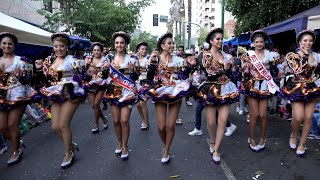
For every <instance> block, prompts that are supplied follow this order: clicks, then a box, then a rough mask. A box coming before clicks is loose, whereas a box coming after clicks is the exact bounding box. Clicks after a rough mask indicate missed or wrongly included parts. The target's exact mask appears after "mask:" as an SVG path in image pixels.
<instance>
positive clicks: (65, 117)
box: [59, 101, 80, 161]
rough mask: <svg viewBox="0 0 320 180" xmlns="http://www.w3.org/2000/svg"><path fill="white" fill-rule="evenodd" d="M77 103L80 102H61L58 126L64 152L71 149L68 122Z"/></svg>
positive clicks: (70, 133) (70, 134)
mask: <svg viewBox="0 0 320 180" xmlns="http://www.w3.org/2000/svg"><path fill="white" fill-rule="evenodd" d="M79 105H80V103H72V102H70V101H65V102H64V103H62V104H61V113H60V117H59V119H60V123H59V127H60V131H61V135H62V138H63V143H64V151H65V153H70V152H71V151H72V132H71V128H70V123H71V120H72V118H73V115H74V113H75V112H76V110H77V108H78V106H79ZM65 158H67V159H65V161H69V160H70V158H71V157H65ZM68 158H69V159H68Z"/></svg>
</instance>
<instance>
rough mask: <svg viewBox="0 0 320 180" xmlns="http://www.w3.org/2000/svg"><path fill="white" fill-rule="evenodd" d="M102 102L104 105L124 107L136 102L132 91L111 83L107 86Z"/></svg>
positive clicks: (135, 96)
mask: <svg viewBox="0 0 320 180" xmlns="http://www.w3.org/2000/svg"><path fill="white" fill-rule="evenodd" d="M102 100H103V102H104V103H110V104H113V105H116V106H119V107H125V106H129V105H134V104H135V103H136V102H137V95H136V93H134V92H133V91H130V90H128V89H126V88H123V87H121V86H119V85H117V84H116V83H114V82H113V81H111V82H110V84H109V85H108V86H107V89H106V92H105V93H104V95H103V98H102Z"/></svg>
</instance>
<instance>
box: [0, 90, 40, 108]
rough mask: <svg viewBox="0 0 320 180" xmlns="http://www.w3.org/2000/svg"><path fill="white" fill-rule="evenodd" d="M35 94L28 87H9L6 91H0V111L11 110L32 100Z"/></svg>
mask: <svg viewBox="0 0 320 180" xmlns="http://www.w3.org/2000/svg"><path fill="white" fill-rule="evenodd" d="M36 95H37V92H36V91H35V90H34V89H33V88H31V87H30V86H29V85H21V84H20V85H14V86H9V87H8V89H7V90H4V89H0V111H5V110H11V109H13V108H14V107H16V106H17V105H19V104H21V103H29V102H30V101H32V100H34V98H35V97H36Z"/></svg>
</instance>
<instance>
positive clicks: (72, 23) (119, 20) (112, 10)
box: [39, 0, 153, 45]
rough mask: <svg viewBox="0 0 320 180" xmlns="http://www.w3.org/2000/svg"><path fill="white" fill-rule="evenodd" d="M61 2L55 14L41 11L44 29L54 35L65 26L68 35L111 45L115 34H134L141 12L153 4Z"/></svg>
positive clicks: (99, 0) (147, 1) (144, 1)
mask: <svg viewBox="0 0 320 180" xmlns="http://www.w3.org/2000/svg"><path fill="white" fill-rule="evenodd" d="M59 2H60V3H61V8H60V10H59V12H57V13H55V14H51V13H49V12H47V11H45V10H40V11H39V13H40V14H42V15H44V16H45V18H46V19H47V22H46V23H44V25H43V27H44V28H46V29H47V30H49V31H52V32H53V31H57V30H58V28H59V27H62V26H63V27H65V30H64V31H65V32H72V33H73V34H76V35H80V36H82V37H87V38H89V39H91V41H99V42H102V43H105V44H106V45H111V44H112V34H113V33H114V32H116V31H125V32H128V33H131V32H133V30H134V29H135V28H136V26H137V25H138V24H139V17H140V10H142V9H144V8H146V7H148V6H149V5H151V4H152V3H153V0H135V1H131V2H130V3H129V4H126V3H125V0H63V1H62V0H60V1H59Z"/></svg>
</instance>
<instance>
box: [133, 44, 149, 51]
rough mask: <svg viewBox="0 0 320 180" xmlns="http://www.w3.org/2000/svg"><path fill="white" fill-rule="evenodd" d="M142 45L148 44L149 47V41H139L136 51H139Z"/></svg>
mask: <svg viewBox="0 0 320 180" xmlns="http://www.w3.org/2000/svg"><path fill="white" fill-rule="evenodd" d="M140 46H146V47H148V43H146V42H139V43H138V44H137V46H136V51H137V52H138V50H139V48H140Z"/></svg>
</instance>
